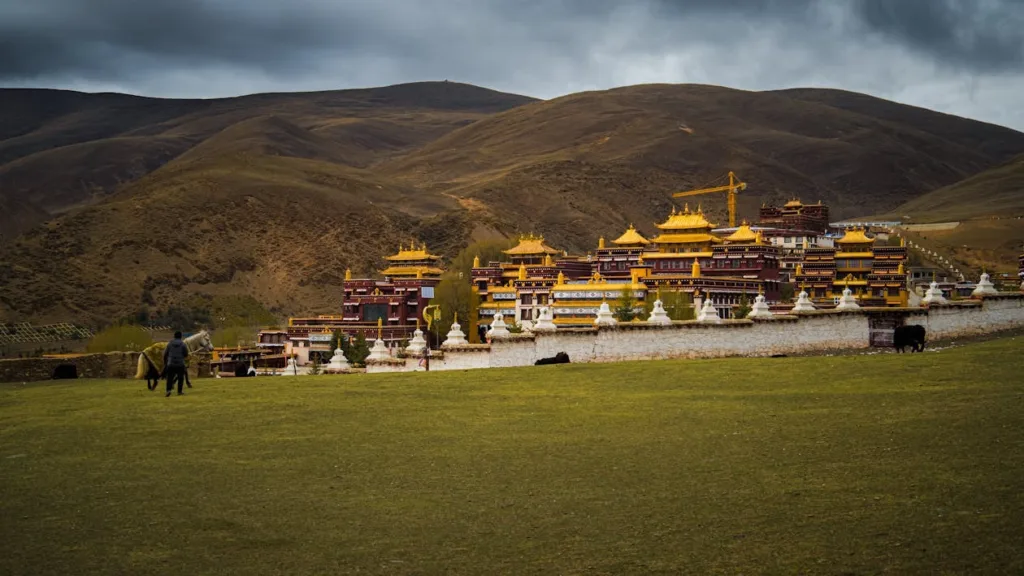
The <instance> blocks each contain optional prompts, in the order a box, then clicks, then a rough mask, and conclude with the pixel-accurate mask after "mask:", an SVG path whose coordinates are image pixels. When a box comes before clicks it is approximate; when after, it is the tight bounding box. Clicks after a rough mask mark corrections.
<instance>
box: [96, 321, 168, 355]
mask: <svg viewBox="0 0 1024 576" xmlns="http://www.w3.org/2000/svg"><path fill="white" fill-rule="evenodd" d="M152 343H153V337H152V336H150V334H149V332H146V331H145V330H143V329H142V328H141V327H139V326H111V327H109V328H107V329H106V330H103V331H102V332H100V333H98V334H96V335H95V336H93V337H92V340H89V344H88V345H86V350H87V351H89V352H119V351H139V350H142V349H144V348H146V347H147V346H149V345H150V344H152Z"/></svg>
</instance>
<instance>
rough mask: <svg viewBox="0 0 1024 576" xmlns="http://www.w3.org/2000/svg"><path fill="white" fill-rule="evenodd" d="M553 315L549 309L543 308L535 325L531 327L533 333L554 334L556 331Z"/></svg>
mask: <svg viewBox="0 0 1024 576" xmlns="http://www.w3.org/2000/svg"><path fill="white" fill-rule="evenodd" d="M553 320H554V314H552V312H551V308H550V307H548V306H545V307H543V308H541V309H540V313H539V314H538V315H537V323H536V324H534V325H533V331H534V332H554V331H555V330H557V329H558V327H557V326H555V323H554V321H553Z"/></svg>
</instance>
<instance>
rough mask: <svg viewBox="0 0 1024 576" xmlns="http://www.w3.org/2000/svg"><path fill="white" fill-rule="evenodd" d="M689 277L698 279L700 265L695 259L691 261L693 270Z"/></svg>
mask: <svg viewBox="0 0 1024 576" xmlns="http://www.w3.org/2000/svg"><path fill="white" fill-rule="evenodd" d="M690 275H691V276H693V277H694V278H700V263H699V262H697V259H696V258H694V259H693V268H692V269H691V270H690Z"/></svg>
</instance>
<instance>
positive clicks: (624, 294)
mask: <svg viewBox="0 0 1024 576" xmlns="http://www.w3.org/2000/svg"><path fill="white" fill-rule="evenodd" d="M634 318H636V300H635V299H634V298H633V288H632V286H630V285H629V284H627V285H625V286H623V287H622V291H621V293H620V294H619V299H618V301H617V302H616V303H615V319H616V320H618V321H619V322H631V321H632V320H633V319H634Z"/></svg>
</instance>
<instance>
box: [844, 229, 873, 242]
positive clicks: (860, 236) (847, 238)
mask: <svg viewBox="0 0 1024 576" xmlns="http://www.w3.org/2000/svg"><path fill="white" fill-rule="evenodd" d="M836 243H837V244H864V243H868V244H870V243H874V239H873V238H868V236H867V234H865V232H864V229H863V228H847V229H846V233H845V234H843V237H842V238H840V239H839V240H836Z"/></svg>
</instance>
